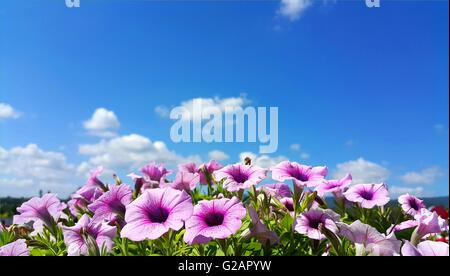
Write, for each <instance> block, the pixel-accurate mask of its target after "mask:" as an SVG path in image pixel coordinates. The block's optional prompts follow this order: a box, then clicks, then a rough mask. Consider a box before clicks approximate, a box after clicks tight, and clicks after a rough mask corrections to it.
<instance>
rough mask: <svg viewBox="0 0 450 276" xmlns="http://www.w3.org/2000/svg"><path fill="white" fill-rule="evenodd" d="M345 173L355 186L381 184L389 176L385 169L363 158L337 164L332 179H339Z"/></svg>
mask: <svg viewBox="0 0 450 276" xmlns="http://www.w3.org/2000/svg"><path fill="white" fill-rule="evenodd" d="M347 173H351V174H352V176H353V183H355V184H362V183H379V182H383V181H386V179H387V178H388V177H389V175H390V171H389V170H388V169H387V168H385V167H383V166H381V165H379V164H377V163H374V162H370V161H367V160H364V159H363V158H359V159H357V160H351V161H347V162H344V163H341V164H337V165H336V170H335V171H334V173H333V178H336V179H337V178H341V177H343V176H345V175H346V174H347Z"/></svg>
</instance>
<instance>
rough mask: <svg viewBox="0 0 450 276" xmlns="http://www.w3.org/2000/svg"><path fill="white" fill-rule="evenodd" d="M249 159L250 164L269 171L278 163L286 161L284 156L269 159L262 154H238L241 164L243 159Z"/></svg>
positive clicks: (269, 157)
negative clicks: (250, 160)
mask: <svg viewBox="0 0 450 276" xmlns="http://www.w3.org/2000/svg"><path fill="white" fill-rule="evenodd" d="M246 157H249V158H251V159H252V164H253V165H257V166H260V167H262V168H266V169H269V168H270V167H273V166H275V165H276V164H278V163H280V162H281V161H285V160H288V158H287V157H286V156H282V155H280V156H274V157H271V156H269V155H266V154H263V155H256V154H254V153H253V152H241V154H239V159H240V162H241V163H243V162H244V160H245V158H246Z"/></svg>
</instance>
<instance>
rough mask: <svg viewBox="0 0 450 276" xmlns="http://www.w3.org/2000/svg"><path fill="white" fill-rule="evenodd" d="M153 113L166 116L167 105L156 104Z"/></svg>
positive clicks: (168, 111)
mask: <svg viewBox="0 0 450 276" xmlns="http://www.w3.org/2000/svg"><path fill="white" fill-rule="evenodd" d="M155 113H156V114H158V115H159V116H161V117H162V118H167V117H169V114H170V110H169V108H168V107H167V106H164V105H158V106H157V107H155Z"/></svg>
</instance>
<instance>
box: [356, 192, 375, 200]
mask: <svg viewBox="0 0 450 276" xmlns="http://www.w3.org/2000/svg"><path fill="white" fill-rule="evenodd" d="M359 195H360V196H361V197H362V198H364V199H365V200H372V199H373V193H372V192H371V191H366V190H364V191H362V192H361V193H360V194H359Z"/></svg>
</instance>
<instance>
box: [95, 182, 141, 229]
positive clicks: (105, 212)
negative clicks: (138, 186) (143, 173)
mask: <svg viewBox="0 0 450 276" xmlns="http://www.w3.org/2000/svg"><path fill="white" fill-rule="evenodd" d="M132 200H133V191H132V190H131V188H130V186H128V185H126V184H121V185H110V186H109V190H108V191H107V192H106V193H104V194H103V195H102V196H100V197H99V198H98V199H97V200H96V201H94V202H93V203H91V204H89V206H88V208H89V210H91V211H92V212H93V213H94V217H93V219H94V220H95V221H102V220H106V221H109V222H111V221H112V222H115V221H117V222H118V223H119V224H121V225H123V224H124V218H125V208H126V206H127V205H128V204H130V203H131V201H132Z"/></svg>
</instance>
